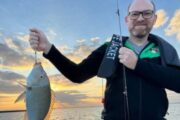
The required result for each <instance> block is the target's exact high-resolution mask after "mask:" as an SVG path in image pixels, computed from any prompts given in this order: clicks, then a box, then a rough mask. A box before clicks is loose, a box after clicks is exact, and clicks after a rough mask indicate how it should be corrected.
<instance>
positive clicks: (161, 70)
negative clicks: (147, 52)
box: [134, 59, 180, 93]
mask: <svg viewBox="0 0 180 120" xmlns="http://www.w3.org/2000/svg"><path fill="white" fill-rule="evenodd" d="M134 71H135V72H136V73H137V74H139V75H141V76H142V77H144V78H146V80H148V81H149V82H153V83H155V84H156V85H158V86H160V87H162V88H167V89H170V90H173V91H175V92H178V93H180V70H179V69H177V68H173V67H165V66H161V65H158V64H155V63H151V62H148V61H145V60H143V59H139V60H138V62H137V64H136V68H135V70H134Z"/></svg>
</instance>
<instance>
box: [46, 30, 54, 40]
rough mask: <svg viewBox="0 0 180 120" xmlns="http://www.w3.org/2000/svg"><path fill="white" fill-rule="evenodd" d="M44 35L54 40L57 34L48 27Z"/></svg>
mask: <svg viewBox="0 0 180 120" xmlns="http://www.w3.org/2000/svg"><path fill="white" fill-rule="evenodd" d="M46 36H47V38H48V40H50V41H51V40H54V39H55V38H56V36H57V33H56V32H55V31H54V30H53V29H50V28H49V29H48V31H47V33H46Z"/></svg>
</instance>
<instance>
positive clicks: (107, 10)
mask: <svg viewBox="0 0 180 120" xmlns="http://www.w3.org/2000/svg"><path fill="white" fill-rule="evenodd" d="M130 1H131V0H126V1H124V0H119V6H120V13H121V23H122V33H123V35H128V31H127V28H126V25H125V23H124V17H125V16H126V14H127V6H128V5H129V3H130ZM154 2H155V4H156V7H157V14H158V21H157V24H156V25H155V28H154V29H153V31H152V33H155V34H157V35H159V36H161V37H163V38H165V39H166V41H168V42H169V43H170V44H172V45H173V46H174V47H175V48H176V49H177V51H178V54H179V55H180V21H179V19H180V1H179V0H171V1H167V0H161V1H160V0H154ZM116 6H117V5H116V0H13V1H12V0H1V1H0V17H1V20H0V21H1V24H0V61H1V64H0V67H1V70H0V98H1V101H3V100H4V101H5V100H6V101H8V102H9V105H11V104H10V102H12V101H13V100H14V99H15V97H16V96H17V95H18V94H19V93H20V92H22V91H23V88H20V87H19V86H18V85H17V83H16V81H24V80H25V78H26V77H27V75H28V73H29V72H30V70H31V68H32V65H33V63H34V53H33V50H32V49H31V48H30V46H29V44H28V34H29V29H30V28H33V27H35V28H39V29H41V30H42V31H44V32H45V34H46V35H47V36H48V38H49V40H50V41H51V42H52V43H53V44H55V45H56V47H57V48H58V49H59V50H61V52H62V53H64V54H65V55H66V56H67V57H69V58H70V59H71V60H73V61H75V62H77V63H78V62H80V61H81V60H82V59H83V58H85V57H86V56H87V55H89V54H90V52H91V51H92V50H94V49H95V48H97V47H98V46H100V45H101V44H102V43H104V42H105V41H107V40H108V39H110V37H111V36H112V34H118V33H119V30H118V19H117V15H116V14H115V12H116V10H117V8H116ZM38 55H39V60H40V61H41V62H42V63H43V66H44V68H45V70H46V72H47V74H48V75H49V77H50V78H51V79H52V80H51V83H52V87H53V89H55V92H56V93H57V96H59V97H58V98H59V99H60V101H61V103H64V105H65V106H68V105H72V103H73V105H74V104H76V105H80V102H81V103H82V101H83V103H82V104H84V105H87V104H90V105H97V104H99V103H98V102H97V101H98V100H99V98H100V97H101V94H102V93H101V81H100V80H99V78H93V79H92V80H90V81H88V82H86V83H85V84H83V85H74V84H72V83H71V82H68V80H67V79H66V78H65V77H63V76H62V75H61V74H59V72H58V71H57V70H56V69H55V68H54V67H53V66H52V64H51V63H49V62H48V61H47V60H45V59H44V58H42V56H41V53H40V54H38ZM9 74H11V76H10V75H9ZM57 78H58V79H57ZM59 79H60V81H59ZM57 83H58V85H57ZM94 84H96V87H95V88H94V89H93V90H90V89H89V87H88V86H90V85H94ZM77 86H78V87H79V88H78V89H77ZM94 91H99V92H97V94H96V95H93V93H94ZM169 95H170V97H171V98H172V100H173V101H174V102H179V101H180V96H178V95H177V94H174V93H171V92H170V94H169ZM7 96H13V98H10V97H7ZM63 97H64V98H63ZM62 98H63V99H62ZM67 98H68V99H67ZM70 99H71V100H72V99H74V101H71V100H70ZM8 102H5V103H4V104H7V103H8ZM2 103H3V102H2ZM82 104H81V105H82ZM2 106H3V104H1V103H0V107H2ZM11 106H12V105H11ZM16 107H17V106H16Z"/></svg>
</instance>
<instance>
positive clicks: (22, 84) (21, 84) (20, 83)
mask: <svg viewBox="0 0 180 120" xmlns="http://www.w3.org/2000/svg"><path fill="white" fill-rule="evenodd" d="M17 83H18V84H19V85H20V86H22V87H23V88H27V86H26V85H25V84H24V83H22V82H19V81H17Z"/></svg>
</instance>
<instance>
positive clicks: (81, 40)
mask: <svg viewBox="0 0 180 120" xmlns="http://www.w3.org/2000/svg"><path fill="white" fill-rule="evenodd" d="M76 42H77V43H80V44H82V43H84V42H86V39H79V40H76Z"/></svg>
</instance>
